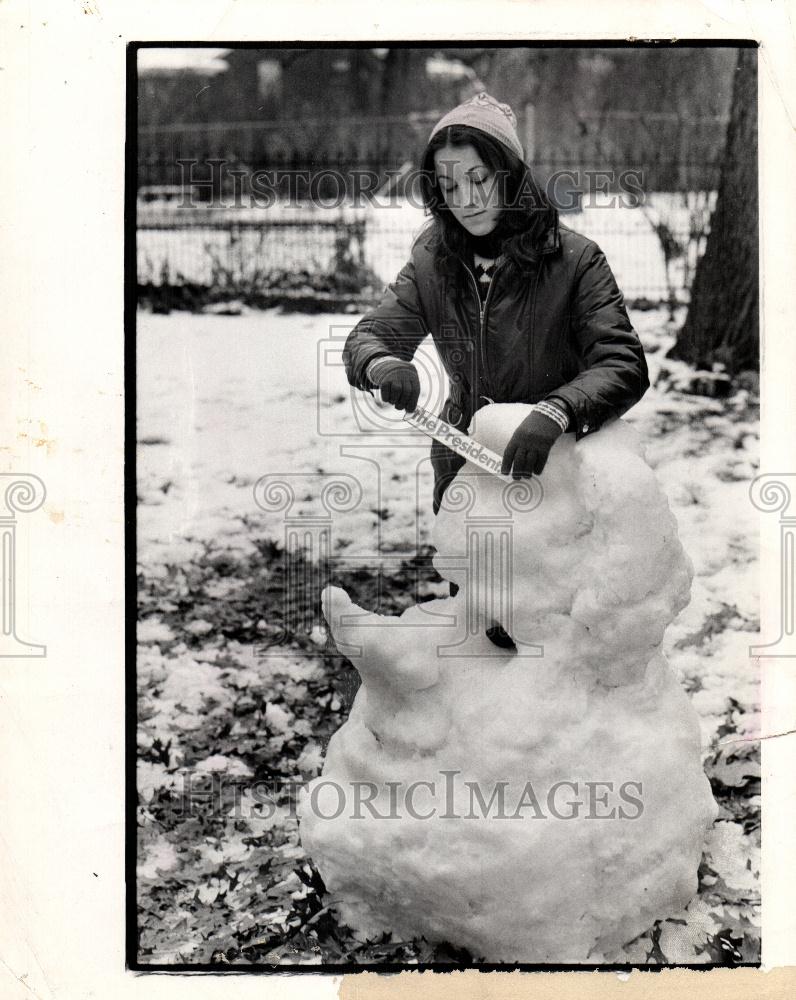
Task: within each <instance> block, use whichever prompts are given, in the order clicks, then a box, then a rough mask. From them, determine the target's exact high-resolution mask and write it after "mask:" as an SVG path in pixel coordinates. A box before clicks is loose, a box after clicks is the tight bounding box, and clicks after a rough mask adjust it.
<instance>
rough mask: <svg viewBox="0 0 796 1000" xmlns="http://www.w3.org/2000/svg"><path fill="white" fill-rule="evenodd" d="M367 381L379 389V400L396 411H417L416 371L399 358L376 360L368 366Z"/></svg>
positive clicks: (418, 385) (418, 388)
mask: <svg viewBox="0 0 796 1000" xmlns="http://www.w3.org/2000/svg"><path fill="white" fill-rule="evenodd" d="M368 380H369V381H370V382H371V383H372V384H373V385H374V386H376V387H377V388H379V389H381V398H382V399H383V400H384V402H385V403H392V405H393V406H394V407H395V409H396V410H408V411H409V412H410V413H411V412H412V411H413V410H416V409H417V400H418V397H419V396H420V379H419V378H418V375H417V369H416V368H415V366H414V365H413V364H410V362H408V361H401V360H400V358H392V357H388V358H376V360H375V361H372V362H371V363H370V364H369V365H368Z"/></svg>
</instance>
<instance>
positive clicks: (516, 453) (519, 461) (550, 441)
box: [500, 410, 564, 479]
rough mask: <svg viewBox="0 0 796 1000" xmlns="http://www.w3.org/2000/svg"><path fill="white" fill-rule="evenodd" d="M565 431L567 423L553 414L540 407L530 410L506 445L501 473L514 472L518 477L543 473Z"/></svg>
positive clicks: (528, 476)
mask: <svg viewBox="0 0 796 1000" xmlns="http://www.w3.org/2000/svg"><path fill="white" fill-rule="evenodd" d="M563 433H564V429H563V427H562V426H561V425H560V424H559V423H557V422H556V420H554V419H553V418H552V417H547V416H545V415H544V413H541V412H539V410H534V411H533V412H532V413H529V414H528V416H527V417H526V418H525V419H524V420H523V422H522V423H521V424H520V426H519V427H518V428H517V430H516V431H514V433H513V434H512V435H511V440H510V441H509V443H508V444H507V445H506V450H505V451H504V452H503V466H502V468H501V470H500V471H501V473H502V474H503V475H504V476H507V475H508V474H509V472H511V475H512V477H513V478H514V479H523V478H525V479H530V478H531V476H533V475H537V476H538V475H540V474H541V472H542V470H543V469H544V467H545V465H546V464H547V456H548V455H549V454H550V449H551V448H552V447H553V445H554V444H555V442H556V440H557V439H558V438H559V437H560V436H561V435H562V434H563Z"/></svg>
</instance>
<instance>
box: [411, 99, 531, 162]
mask: <svg viewBox="0 0 796 1000" xmlns="http://www.w3.org/2000/svg"><path fill="white" fill-rule="evenodd" d="M448 125H469V126H470V127H471V128H477V129H479V130H480V131H481V132H486V134H487V135H491V136H492V138H493V139H497V140H498V142H502V143H503V145H504V146H506V148H507V149H510V150H511V152H512V153H514V155H515V156H518V157H519V158H520V159H521V160H522V159H524V153H523V149H522V143H521V142H520V138H519V136H518V135H517V118H516V116H515V114H514V112H513V111H512V110H511V108H510V107H509V106H508V104H501V103H500V101H496V100H495V98H494V97H490V95H489V94H487V93H485V92H484V91H481V93H480V94H476V95H475V97H471V98H470V99H469V100H468V101H465V102H464V103H463V104H460V105H459V106H458V107H456V108H454V109H453V111H449V112H448V113H447V114H446V115H445V116H444V117H443V118H441V119H440V120H439V121H438V122H437V124H436V125H435V126H434V129H433V131H432V133H431V135H430V136H429V137H428V139H429V142H431V140H432V139H433V138H434V136H435V135H436V134H437V132H439V131H441V130H442V129H444V128H447V127H448Z"/></svg>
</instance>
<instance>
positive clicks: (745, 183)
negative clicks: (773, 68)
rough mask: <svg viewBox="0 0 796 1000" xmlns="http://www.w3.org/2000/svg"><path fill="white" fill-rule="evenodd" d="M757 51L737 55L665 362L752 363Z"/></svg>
mask: <svg viewBox="0 0 796 1000" xmlns="http://www.w3.org/2000/svg"><path fill="white" fill-rule="evenodd" d="M757 221H758V197H757V50H756V49H752V48H749V49H747V48H744V49H739V51H738V63H737V66H736V70H735V83H734V85H733V94H732V106H731V109H730V121H729V124H728V126H727V141H726V145H725V151H724V159H723V162H722V169H721V180H720V182H719V190H718V195H717V199H716V207H715V209H714V211H713V216H712V218H711V224H710V233H709V235H708V239H707V245H706V247H705V253H704V256H703V257H702V259H701V260H700V261H699V264H698V265H697V269H696V274H695V275H694V283H693V286H692V288H691V305H690V307H689V309H688V315H687V317H686V321H685V324H684V325H683V329H682V330H681V331H680V334H679V336H678V338H677V342H676V344H675V345H674V347H673V348H672V351H671V352H670V353H671V356H672V357H675V358H680V359H682V360H684V361H688V362H690V363H691V364H694V365H696V366H698V367H702V368H710V367H711V366H712V365H713V363H715V362H721V363H722V364H724V365H725V367H726V369H727V371H728V372H729V373H730V374H737V373H738V372H740V371H743V370H744V369H750V368H752V369H756V368H757V367H758V365H759V359H760V349H759V334H760V330H759V318H758V308H759V290H758V272H759V262H758V237H757Z"/></svg>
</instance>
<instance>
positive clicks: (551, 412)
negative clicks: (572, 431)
mask: <svg viewBox="0 0 796 1000" xmlns="http://www.w3.org/2000/svg"><path fill="white" fill-rule="evenodd" d="M534 409H535V410H537V411H538V412H539V413H542V414H544V416H546V417H549V418H550V419H551V420H554V421H555V422H556V423H557V424H558V426H559V427H560V428H561V432H562V434H563V433H566V430H567V428H568V427H569V414H568V413H564V411H563V409H562V408H561V407H560V406H556V404H555V403H550V402H548V401H547V400H546V399H543V400H542V401H541V402H540V403H536V405H535V406H534Z"/></svg>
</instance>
